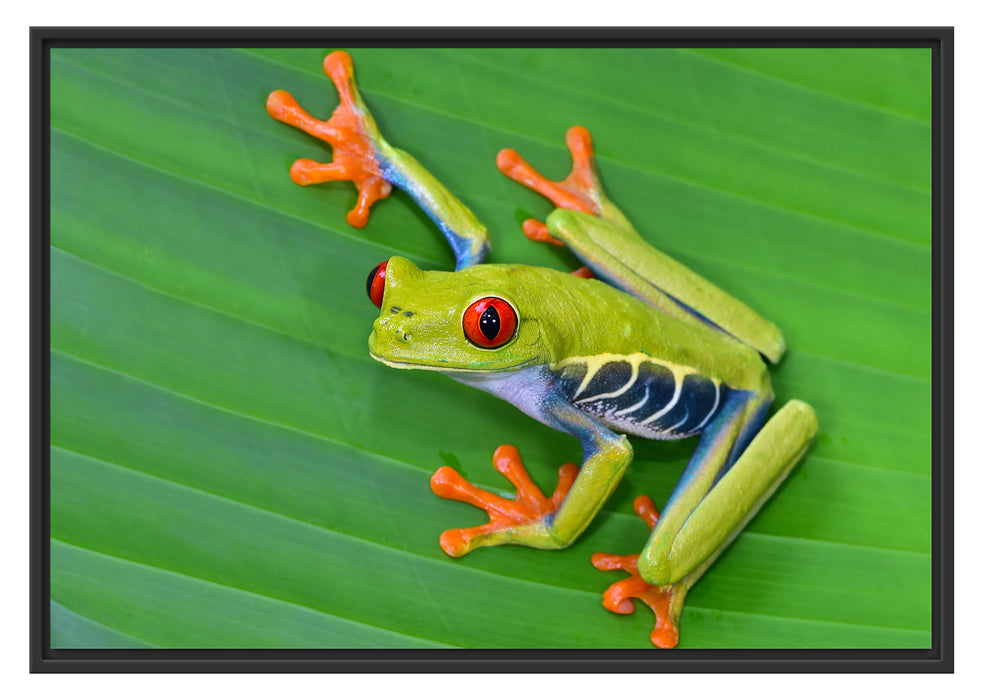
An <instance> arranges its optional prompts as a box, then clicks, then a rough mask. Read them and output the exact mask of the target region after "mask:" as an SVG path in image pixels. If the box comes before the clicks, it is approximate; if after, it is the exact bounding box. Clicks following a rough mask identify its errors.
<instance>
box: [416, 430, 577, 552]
mask: <svg viewBox="0 0 983 700" xmlns="http://www.w3.org/2000/svg"><path fill="white" fill-rule="evenodd" d="M492 462H493V464H494V465H495V469H496V470H498V472H500V473H501V474H503V475H504V476H505V477H506V478H507V479H508V480H509V481H510V482H512V484H513V485H514V486H515V489H516V497H515V500H509V499H507V498H502V497H501V496H496V495H495V494H493V493H490V492H488V491H485V490H484V489H481V488H478V487H477V486H475V485H474V484H472V483H470V482H469V481H467V480H466V479H465V478H464V477H462V476H461V475H460V474H458V472H457V471H456V470H454V469H453V468H451V467H447V466H444V467H441V468H440V469H438V470H437V471H436V472H435V473H434V475H433V477H431V479H430V487H431V488H432V489H433V492H434V493H435V494H437V495H438V496H440V497H441V498H448V499H451V500H455V501H461V502H464V503H470V504H471V505H473V506H476V507H478V508H481V509H482V510H484V511H485V512H486V513H488V518H489V522H488V523H487V524H485V525H479V526H477V527H469V528H460V529H455V530H447V531H446V532H444V533H443V534H442V535H441V536H440V546H441V548H442V549H443V550H444V551H445V552H446V553H447V554H449V555H450V556H452V557H461V556H464V555H465V554H467V553H468V552H470V551H471V550H472V549H475V548H476V547H485V546H492V545H497V544H508V543H509V542H514V541H516V535H517V531H518V530H519V529H520V528H522V527H524V526H533V527H534V526H536V525H537V524H542V523H544V522H545V520H546V519H547V517H548V516H550V515H552V514H553V513H555V512H556V510H557V508H559V507H560V504H561V503H562V502H563V499H564V498H566V496H567V493H568V492H569V491H570V487H571V485H572V484H573V481H574V479H575V478H576V476H577V471H578V469H577V466H576V465H575V464H564V465H563V466H562V467H560V471H559V480H558V481H557V486H556V490H555V491H554V492H553V495H552V496H550V497H549V498H547V497H546V496H545V495H543V492H542V491H540V489H539V487H538V486H536V484H535V483H533V481H532V479H531V478H530V477H529V473H528V472H527V471H526V468H525V466H524V465H523V464H522V458H521V457H519V451H518V450H517V449H516V448H515V447H513V446H512V445H501V446H500V447H499V448H498V449H497V450H495V454H494V455H493V457H492Z"/></svg>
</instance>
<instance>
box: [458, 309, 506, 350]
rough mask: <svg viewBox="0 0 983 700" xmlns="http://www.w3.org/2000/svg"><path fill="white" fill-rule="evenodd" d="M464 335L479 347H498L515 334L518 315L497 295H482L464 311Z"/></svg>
mask: <svg viewBox="0 0 983 700" xmlns="http://www.w3.org/2000/svg"><path fill="white" fill-rule="evenodd" d="M463 323H464V335H465V336H466V337H467V339H468V340H470V341H471V342H472V343H474V344H475V345H477V346H478V347H480V348H498V347H501V346H502V345H505V344H506V343H507V342H509V341H510V340H511V339H512V336H513V335H515V327H516V326H517V325H518V323H519V317H518V315H517V314H516V313H515V309H513V308H512V305H511V304H510V303H508V302H507V301H505V300H504V299H499V298H498V297H484V298H483V299H479V300H478V301H476V302H474V303H473V304H471V306H469V307H468V308H467V309H465V311H464V319H463Z"/></svg>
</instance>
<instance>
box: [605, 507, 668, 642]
mask: <svg viewBox="0 0 983 700" xmlns="http://www.w3.org/2000/svg"><path fill="white" fill-rule="evenodd" d="M634 507H635V512H636V513H637V514H638V516H639V517H640V518H642V520H644V521H645V522H646V523H647V524H648V526H649V529H652V528H653V527H655V523H656V521H658V519H659V514H658V512H656V510H655V505H654V504H653V503H652V499H651V498H649V497H648V496H639V497H638V498H636V499H635V503H634ZM591 564H593V565H594V567H595V568H597V569H600V570H601V571H616V570H621V571H626V572H628V573H629V574H630V576H629V577H628V578H626V579H622V580H621V581H618V582H616V583H613V584H611V585H610V586H609V587H608V589H607V590H606V591H604V596H603V604H604V607H605V608H606V609H608V610H610V611H611V612H614V613H618V614H620V615H628V614H630V613H632V612H634V611H635V604H634V603H633V602H632V601H631V599H632V598H637V599H638V600H641V601H642V602H643V603H645V604H646V605H647V606H648V607H649V608H650V609H651V610H652V612H653V613H655V626H654V628H653V629H652V635H651V637H650V639H651V641H652V644H654V645H655V646H657V647H660V648H662V649H672V648H673V647H675V646H676V644H677V643H678V642H679V613H680V611H681V610H682V604H683V599H684V598H685V596H686V588H684V587H683V586H681V585H679V584H671V585H667V586H658V585H654V584H650V583H647V582H646V581H645V580H643V579H642V577H641V576H640V575H639V573H638V555H637V554H628V555H623V554H606V553H604V552H597V553H595V554H594V555H593V556H592V557H591Z"/></svg>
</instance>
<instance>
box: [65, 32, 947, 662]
mask: <svg viewBox="0 0 983 700" xmlns="http://www.w3.org/2000/svg"><path fill="white" fill-rule="evenodd" d="M325 53H326V51H323V50H242V49H240V50H197V49H195V50H191V49H171V50H166V49H161V50H148V49H133V50H131V49H112V50H95V49H56V50H53V51H52V56H51V246H52V248H51V273H52V289H51V339H52V340H51V342H52V356H51V382H52V383H51V440H52V454H51V537H52V545H51V598H52V603H51V606H52V607H51V619H52V630H51V632H52V644H53V646H55V647H60V648H71V647H83V648H84V647H104V648H105V647H136V646H158V647H175V648H195V647H199V648H217V647H231V648H237V647H241V648H249V647H253V648H256V647H285V648H294V647H318V648H354V647H369V648H371V647H382V648H392V647H472V648H494V647H515V648H535V647H547V648H548V647H556V648H561V647H584V648H603V647H615V648H617V647H635V648H650V645H649V641H648V635H649V632H650V630H651V625H652V616H651V614H650V613H649V612H648V611H647V610H639V611H638V612H636V613H635V614H634V615H629V616H620V615H613V614H611V613H609V612H607V611H605V610H604V609H603V608H602V607H601V605H600V600H601V598H600V596H601V593H602V592H603V590H604V589H605V588H606V587H607V586H608V585H609V584H611V583H613V582H614V581H615V580H617V577H616V576H615V575H614V574H610V573H600V572H597V571H595V570H594V569H593V568H592V567H591V566H590V563H589V560H590V554H591V553H592V552H594V551H609V552H620V553H631V552H637V551H638V550H639V548H640V547H641V545H642V544H643V542H644V540H645V535H646V530H645V527H644V526H643V525H642V523H641V522H640V521H639V520H638V519H637V518H636V517H635V516H634V515H633V514H632V512H631V501H632V499H633V498H634V497H635V496H636V495H638V494H640V493H647V494H649V495H651V496H652V497H653V498H654V499H655V501H656V503H657V504H658V503H661V502H664V500H665V499H666V497H667V496H668V494H669V491H670V490H671V488H672V486H673V484H674V482H675V480H676V479H677V478H678V477H679V474H680V473H681V471H682V468H683V466H684V465H685V462H686V460H687V458H688V456H689V454H690V453H691V452H692V450H693V448H694V444H695V443H694V441H693V440H692V439H691V440H686V441H682V442H679V443H659V442H650V441H645V440H641V439H635V440H633V444H634V446H635V450H636V459H635V462H634V464H633V466H632V468H631V470H630V471H629V474H628V476H627V477H626V478H625V480H624V481H623V483H622V485H621V486H620V487H619V488H618V490H617V492H616V493H615V495H614V497H613V498H612V499H611V501H610V502H609V503H608V504H607V505H606V507H605V509H604V511H603V512H602V513H601V515H600V516H599V517H598V518H597V520H596V521H595V523H594V524H593V525H592V526H591V527H590V528H589V529H588V531H587V532H586V533H585V535H584V536H583V537H582V538H581V540H580V541H579V542H577V543H576V544H575V545H574V546H573V547H571V548H569V549H567V550H564V551H562V552H541V551H534V550H527V549H524V548H513V547H502V548H496V549H487V550H479V551H476V552H474V553H472V554H470V555H468V556H467V557H465V558H464V559H461V560H452V559H450V558H448V557H446V556H445V555H444V554H443V553H442V552H441V551H440V549H439V547H438V545H437V537H438V535H439V533H440V532H441V531H442V530H444V529H447V528H451V527H461V526H466V525H470V524H477V523H480V522H482V520H483V518H484V516H483V514H482V513H480V512H479V511H477V510H475V509H473V508H471V507H470V506H466V505H464V504H460V503H454V502H448V501H442V500H440V499H438V498H437V497H435V496H434V495H433V494H432V493H431V492H430V488H429V483H428V482H429V476H430V474H431V473H432V472H433V471H434V470H435V469H436V468H437V467H439V466H440V465H441V464H445V463H450V464H454V465H460V467H459V468H460V469H461V471H462V472H463V473H464V474H465V475H466V476H467V477H468V478H470V479H473V480H474V481H476V482H477V483H479V484H480V485H482V486H484V487H485V488H488V489H492V490H495V491H500V492H505V490H506V487H507V484H506V483H505V482H504V480H503V479H502V478H501V477H500V476H499V475H498V474H497V473H496V472H495V471H494V469H493V468H492V465H491V460H490V457H491V453H492V451H493V449H494V448H495V447H496V446H497V445H498V444H500V443H503V442H509V443H513V444H516V445H518V446H519V448H520V450H521V451H522V453H523V456H524V458H525V459H526V462H527V465H528V466H529V469H530V472H531V474H532V476H533V478H534V479H536V480H537V482H538V483H540V484H542V485H543V487H544V490H550V489H551V488H552V485H553V483H554V480H555V473H556V472H555V470H556V468H557V467H558V466H559V465H560V464H562V463H563V462H568V461H577V460H578V459H579V457H580V449H579V445H578V444H577V443H576V441H575V440H574V439H573V438H571V437H569V436H566V435H563V434H560V433H557V432H554V431H551V430H550V429H548V428H546V427H545V426H543V425H540V424H538V423H536V422H534V421H532V420H531V419H529V418H527V417H526V416H524V415H523V414H521V413H520V412H519V411H517V410H516V409H514V408H513V407H511V406H509V405H508V404H506V403H504V402H501V401H498V400H496V399H494V398H493V397H491V396H489V395H486V394H482V393H480V392H476V391H473V390H470V389H468V388H466V387H463V386H461V385H459V384H456V383H454V382H452V381H449V380H447V379H446V378H444V377H441V376H440V375H437V374H433V373H426V372H399V371H396V370H393V369H390V368H388V367H385V366H383V365H381V364H378V363H375V362H373V361H371V360H370V358H369V357H368V353H367V351H366V339H367V337H368V333H369V330H370V328H371V324H372V321H373V319H374V317H375V314H374V313H373V312H374V308H373V307H372V306H371V304H369V302H368V301H367V300H366V299H365V296H364V283H365V276H366V275H367V274H368V271H369V270H370V269H371V268H372V267H373V266H374V265H375V264H376V263H378V262H379V261H380V260H383V259H386V258H388V257H389V256H391V255H393V254H401V255H405V256H407V257H409V258H411V259H412V260H414V261H415V262H416V263H417V264H419V265H421V266H424V267H427V268H443V269H450V268H452V267H453V257H452V255H451V253H450V251H449V249H448V248H447V246H446V244H445V243H444V242H443V240H442V238H441V237H440V235H439V234H438V233H437V231H436V230H435V228H434V227H433V225H432V224H431V223H430V221H429V220H428V219H427V218H426V217H425V216H424V215H423V214H422V213H421V212H420V211H419V210H417V209H416V208H415V207H414V206H413V204H412V203H411V202H410V200H409V199H408V198H407V197H406V196H404V195H403V194H402V193H396V194H394V195H393V196H392V197H390V198H389V199H388V200H386V201H384V202H381V203H379V204H378V205H377V206H376V207H375V208H374V209H373V212H372V217H371V221H370V224H369V226H368V227H367V228H365V229H364V230H357V229H353V228H351V227H349V226H348V225H347V224H346V223H345V220H344V213H345V212H346V211H347V210H348V209H349V208H351V206H352V205H353V203H354V200H355V192H354V188H352V186H351V185H349V184H345V183H331V184H325V185H319V186H314V187H309V188H301V187H297V186H296V185H294V184H293V183H292V182H291V181H290V179H289V178H288V176H287V170H288V168H289V165H290V163H291V162H292V161H293V160H294V159H296V158H301V157H303V158H313V159H315V160H321V161H327V160H329V159H330V154H329V151H328V149H327V148H326V147H325V146H324V145H323V144H321V143H320V142H317V141H315V140H314V139H312V138H310V137H308V136H306V135H305V134H303V133H300V132H299V131H297V130H295V129H292V128H289V127H287V126H284V125H282V124H278V123H276V122H274V121H273V120H271V119H270V118H269V116H268V115H267V114H266V111H265V108H264V104H265V99H266V95H267V94H268V93H269V92H270V91H271V90H273V89H278V88H282V89H287V90H289V91H291V92H292V93H293V94H294V95H295V96H296V97H297V99H298V101H299V102H300V103H301V104H302V105H304V107H305V108H306V109H308V111H310V112H311V113H312V114H314V115H316V116H319V117H326V116H327V115H328V114H330V112H331V110H332V109H333V108H334V106H335V104H336V103H337V97H336V95H335V93H334V90H333V88H332V86H331V84H330V82H329V81H328V79H327V78H326V77H325V76H324V75H323V74H322V73H321V68H320V66H321V60H322V58H323V56H324V55H325ZM352 54H353V56H354V59H355V65H356V70H357V72H358V77H359V82H360V86H361V87H362V91H363V94H364V96H365V98H366V100H367V102H368V103H369V104H370V106H371V108H372V109H373V111H374V114H375V116H376V119H377V121H378V122H379V125H380V127H381V129H382V130H383V132H384V133H385V134H387V136H388V138H389V140H390V141H391V142H392V143H393V144H395V145H397V146H400V147H403V148H406V149H408V150H410V151H412V152H413V153H414V154H415V155H416V156H417V157H418V158H419V160H420V161H421V162H423V163H424V165H425V166H426V167H427V168H428V169H430V170H431V172H433V173H434V174H435V175H436V176H437V177H438V178H439V179H440V180H441V181H443V182H444V183H445V184H447V185H448V186H449V187H450V189H451V190H452V191H454V192H455V193H456V194H457V195H458V196H459V197H460V198H461V199H462V200H463V201H464V202H465V203H466V204H467V205H468V206H469V207H470V208H471V209H472V211H474V213H475V214H476V215H477V216H478V218H479V219H481V220H482V221H483V222H484V223H485V224H486V225H487V226H488V227H489V229H490V231H491V232H492V243H493V253H492V256H491V261H492V262H528V263H532V264H538V265H547V266H552V267H556V268H558V269H571V268H573V267H575V266H576V263H575V261H574V259H573V257H572V256H571V255H570V254H569V253H568V252H567V251H565V250H561V249H556V248H551V247H547V246H542V245H539V244H535V243H533V242H531V241H529V240H527V239H525V238H524V237H523V236H522V235H521V233H520V232H519V228H518V225H517V224H516V218H517V216H518V217H520V218H522V217H524V216H525V215H526V212H530V213H531V214H532V215H534V216H537V217H539V218H543V217H544V216H545V215H546V214H547V213H548V211H549V205H548V203H547V202H545V201H544V200H543V199H542V198H540V197H539V196H538V195H535V194H534V193H531V192H529V191H526V190H524V189H523V188H522V187H520V186H518V185H516V184H514V183H512V182H510V181H508V180H506V179H505V178H504V177H502V176H501V175H500V174H499V173H498V172H497V170H496V169H495V165H494V162H495V154H496V153H497V152H498V151H499V150H500V149H502V148H504V147H512V148H515V149H517V150H518V151H519V152H520V153H522V154H523V156H525V157H526V158H527V159H528V160H529V161H530V162H532V163H534V164H535V165H536V166H537V167H539V168H541V170H542V171H543V172H544V173H545V174H546V175H547V176H550V177H562V176H563V175H564V174H565V172H566V169H567V168H568V164H569V156H568V155H567V153H566V150H565V148H564V146H563V137H564V133H565V130H566V129H567V128H568V127H569V126H571V125H573V124H583V125H584V126H587V127H588V128H590V129H591V131H592V133H593V136H594V142H595V145H596V148H597V152H598V163H599V167H600V171H601V174H602V177H603V178H604V182H605V187H606V189H607V191H608V193H609V194H610V195H611V196H612V197H613V198H614V199H615V200H616V201H617V202H618V204H619V205H620V206H621V207H622V208H623V209H624V211H625V212H626V213H627V215H628V216H629V218H631V219H632V220H633V221H634V222H635V223H636V225H637V226H638V228H639V229H640V230H641V231H642V232H643V235H645V236H646V237H648V238H649V240H651V241H652V242H653V243H654V244H655V245H657V246H658V247H659V248H660V249H662V250H665V251H666V252H668V253H669V254H671V255H673V256H674V257H676V258H678V259H679V260H681V261H682V262H683V263H685V264H687V265H689V266H691V267H692V268H694V269H695V270H697V271H698V272H699V273H701V274H703V275H705V276H706V277H707V278H709V279H711V280H713V281H714V282H715V283H716V284H718V285H720V286H721V287H723V288H724V289H726V290H728V291H730V292H731V293H733V294H734V295H736V296H737V297H739V298H741V299H743V300H744V301H746V302H747V303H749V304H751V305H752V306H753V307H755V308H756V309H758V310H759V311H761V312H762V313H763V314H764V315H765V316H766V317H768V318H769V319H771V320H773V321H775V322H776V323H777V324H778V325H779V326H780V327H781V328H782V329H783V330H784V331H785V334H786V338H787V340H788V343H789V347H790V351H789V353H788V356H787V357H786V359H785V360H784V361H783V362H782V364H781V365H780V366H778V367H777V368H775V370H774V372H773V378H774V383H775V387H776V393H777V397H778V401H779V402H784V401H786V400H788V399H790V398H799V399H802V400H805V401H807V402H809V403H810V404H812V405H813V406H814V407H815V408H816V410H817V412H818V414H819V417H820V422H821V432H820V434H819V436H818V438H817V439H816V440H815V443H814V445H813V447H812V449H811V450H810V452H809V453H808V455H807V456H806V458H805V459H804V460H803V461H802V463H801V464H800V466H799V467H797V469H796V470H795V472H793V474H792V476H791V477H790V478H789V480H788V481H787V482H786V484H785V485H784V486H783V487H782V488H781V489H780V490H779V491H778V492H777V493H776V495H775V497H774V498H773V500H772V501H771V502H770V503H769V504H768V505H767V506H766V507H765V508H764V509H763V511H762V512H761V513H760V514H759V515H758V517H757V518H755V520H753V521H752V522H751V524H750V525H749V526H748V528H747V530H746V531H745V533H744V534H742V535H741V536H740V537H739V538H738V539H737V540H736V541H735V542H734V544H733V545H732V546H731V547H730V549H729V550H728V551H727V552H726V553H725V554H724V555H723V556H722V557H721V558H720V559H719V560H718V562H717V563H716V564H715V565H714V566H713V567H712V568H711V569H710V571H709V572H708V573H707V574H706V576H705V577H704V578H703V580H702V581H701V582H700V583H699V584H698V585H697V586H696V587H695V588H694V590H693V591H692V593H691V594H690V596H689V599H688V601H687V607H686V609H685V611H684V614H683V618H682V622H681V630H682V637H681V644H680V646H681V647H690V648H694V647H718V648H732V647H736V648H740V647H757V648H763V647H808V648H823V647H921V648H925V647H928V646H930V643H931V639H930V632H931V605H930V602H931V600H930V599H931V545H930V542H931V510H930V496H931V479H930V471H931V455H930V451H931V379H930V377H931V313H930V310H931V256H932V250H931V247H930V244H931V180H930V174H931V167H930V163H931V141H930V139H931V124H930V121H929V119H930V114H931V109H930V68H931V54H930V52H929V51H928V50H916V49H904V50H886V49H883V50H882V49H878V50H874V49H863V50H845V49H844V50H839V49H837V50H805V49H789V50H774V49H772V50H744V49H740V50H738V49H714V50H663V49H653V50H608V49H604V50H601V49H591V50H554V51H529V50H519V49H509V50H477V49H475V50H423V49H415V50H378V49H373V50H368V49H366V50H358V51H353V52H352ZM653 653H654V654H655V653H659V652H657V651H656V650H653Z"/></svg>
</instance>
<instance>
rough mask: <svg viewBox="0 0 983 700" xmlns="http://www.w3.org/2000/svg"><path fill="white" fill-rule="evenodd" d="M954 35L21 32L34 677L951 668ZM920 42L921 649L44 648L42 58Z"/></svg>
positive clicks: (790, 30) (841, 31)
mask: <svg viewBox="0 0 983 700" xmlns="http://www.w3.org/2000/svg"><path fill="white" fill-rule="evenodd" d="M953 33H954V32H953V29H952V28H951V27H904V28H890V27H854V28H842V27H838V28H804V27H782V28H624V27H623V28H604V29H596V28H594V29H585V28H567V29H548V28H525V29H523V28H509V29H495V28H480V29H479V28H413V29H398V28H366V27H347V28H276V29H273V28H263V29H251V28H226V29H219V28H179V29H178V28H173V29H168V28H139V27H128V28H84V29H83V28H59V27H38V28H33V29H31V32H30V53H31V95H30V105H31V134H30V149H31V171H30V182H31V261H30V267H31V331H30V333H31V360H32V364H31V404H30V415H31V435H30V440H31V494H30V502H31V515H30V518H31V528H30V530H31V601H30V614H31V615H30V617H31V630H30V631H31V635H30V641H29V647H30V666H31V670H32V671H33V672H42V673H58V672H71V673H78V672H100V673H101V672H141V673H143V672H180V673H188V672H236V673H255V672H261V673H270V672H335V671H338V672H352V671H355V672H372V673H378V672H401V673H415V672H479V671H480V672H531V671H536V672H550V673H553V672H557V673H589V672H632V673H637V672H660V671H669V670H671V671H674V672H701V673H706V672H721V673H744V672H762V671H764V672H782V673H789V672H838V673H843V672H862V673H871V672H875V673H877V672H900V673H918V672H941V673H948V672H952V670H953V665H952V658H953V618H954V611H953V427H952V426H953V423H952V419H953V367H952V359H953V315H952V314H953V177H954V173H953V153H954V142H953ZM332 43H344V44H345V45H348V46H353V47H359V46H379V45H384V46H391V47H408V46H422V45H427V46H489V47H490V46H536V47H567V46H612V45H617V46H622V47H646V46H663V47H679V46H692V45H694V44H699V45H701V46H713V47H737V46H740V47H763V46H768V47H804V46H810V47H871V46H878V47H928V48H931V49H932V52H933V69H932V76H933V80H932V83H933V88H932V89H933V95H932V100H933V120H932V142H933V172H932V181H933V188H932V207H933V232H932V238H933V249H934V251H935V254H934V255H933V261H932V267H933V287H934V294H933V302H932V326H933V340H932V365H933V368H932V379H933V381H932V393H933V404H932V416H933V425H932V435H933V471H932V473H933V478H932V486H933V490H932V502H933V503H932V505H933V507H932V513H933V520H934V523H933V533H932V554H933V575H932V583H933V585H932V590H933V601H932V616H933V625H932V647H931V649H927V650H903V649H902V650H788V649H784V650H726V651H712V650H679V651H677V652H676V653H673V654H672V655H665V654H662V655H660V654H653V653H649V652H639V651H635V650H631V651H627V650H562V651H560V650H558V651H550V650H451V651H433V652H431V651H423V650H400V651H387V650H327V651H313V650H148V651H132V650H126V651H124V650H65V649H63V650H53V649H51V648H50V644H49V641H50V640H49V631H48V622H49V614H48V600H49V595H48V593H49V587H48V583H49V582H48V573H49V570H48V563H49V562H48V535H49V529H48V516H49V509H48V498H49V482H48V467H49V461H50V454H49V451H50V433H49V418H48V407H49V396H50V391H49V390H50V386H49V377H50V375H49V348H50V329H49V318H50V299H49V288H50V287H49V283H50V268H49V253H48V242H49V237H50V232H49V226H50V221H49V212H48V201H49V180H48V172H47V170H48V169H47V163H48V155H49V136H48V125H49V110H50V104H49V99H48V89H47V88H48V85H49V82H48V81H49V51H50V50H51V49H52V48H56V47H108V46H119V47H124V46H125V47H134V46H138V47H171V46H187V47H226V46H227V47H233V46H243V45H250V46H257V47H265V46H321V45H327V44H332Z"/></svg>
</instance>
